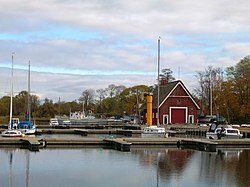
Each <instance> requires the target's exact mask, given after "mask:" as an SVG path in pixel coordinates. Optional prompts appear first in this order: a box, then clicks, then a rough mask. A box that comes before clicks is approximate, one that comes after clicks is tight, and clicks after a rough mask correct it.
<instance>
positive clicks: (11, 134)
mask: <svg viewBox="0 0 250 187" xmlns="http://www.w3.org/2000/svg"><path fill="white" fill-rule="evenodd" d="M12 103H13V54H12V69H11V93H10V121H9V128H8V129H7V130H5V131H3V132H2V134H1V136H2V137H21V136H22V132H21V131H19V130H17V129H14V128H15V127H16V126H17V122H16V118H12V105H13V104H12Z"/></svg>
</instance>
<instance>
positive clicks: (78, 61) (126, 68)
mask: <svg viewBox="0 0 250 187" xmlns="http://www.w3.org/2000/svg"><path fill="white" fill-rule="evenodd" d="M249 7H250V1H249V0H237V1H235V0H216V1H211V0H181V1H176V0H137V1H135V0H91V1H89V0H42V1H41V0H32V1H30V0H8V1H6V0H0V18H1V19H0V97H3V96H6V95H9V93H10V87H11V86H10V85H11V83H10V82H11V64H12V55H13V67H14V78H13V80H14V85H13V87H14V93H15V94H17V93H19V92H20V91H22V90H27V87H28V86H27V85H28V83H27V82H28V78H27V77H28V73H27V70H28V62H29V61H30V64H31V82H30V84H31V94H35V95H37V96H38V97H39V99H40V100H41V101H42V100H44V99H45V98H48V99H52V100H53V101H54V102H57V101H58V100H59V98H60V100H61V101H74V100H78V99H79V97H80V96H81V94H82V92H83V91H84V90H86V89H94V90H97V89H101V88H102V89H105V88H107V87H108V85H110V84H115V85H117V86H118V85H124V86H126V87H132V86H135V85H147V86H151V85H154V84H155V83H156V79H157V52H158V48H157V40H158V38H159V37H160V69H163V68H170V69H171V70H172V71H173V76H174V77H175V78H176V79H180V80H182V81H183V83H184V84H185V85H186V87H187V88H188V89H189V91H190V92H191V93H192V92H193V91H194V90H195V89H196V88H197V87H198V82H197V80H196V77H195V75H197V72H199V71H204V70H205V69H206V68H207V67H208V66H213V67H214V68H217V67H220V68H223V69H225V68H227V67H229V66H235V65H236V64H237V63H238V62H239V61H240V60H241V59H243V58H244V57H245V56H247V55H249V50H250V11H249Z"/></svg>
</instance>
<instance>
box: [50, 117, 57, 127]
mask: <svg viewBox="0 0 250 187" xmlns="http://www.w3.org/2000/svg"><path fill="white" fill-rule="evenodd" d="M49 124H50V125H51V126H57V125H59V122H58V119H57V118H51V119H50V123H49Z"/></svg>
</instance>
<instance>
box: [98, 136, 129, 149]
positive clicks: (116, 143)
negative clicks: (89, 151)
mask: <svg viewBox="0 0 250 187" xmlns="http://www.w3.org/2000/svg"><path fill="white" fill-rule="evenodd" d="M103 141H105V142H108V143H109V144H111V145H112V147H113V148H114V149H116V150H119V151H130V145H131V143H128V142H126V141H125V140H124V139H122V138H116V139H103Z"/></svg>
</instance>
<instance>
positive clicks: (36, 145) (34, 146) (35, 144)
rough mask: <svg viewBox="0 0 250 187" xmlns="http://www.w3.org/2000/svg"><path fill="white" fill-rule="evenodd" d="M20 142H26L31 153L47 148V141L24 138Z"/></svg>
mask: <svg viewBox="0 0 250 187" xmlns="http://www.w3.org/2000/svg"><path fill="white" fill-rule="evenodd" d="M20 141H23V142H25V143H26V144H27V145H28V149H29V150H30V151H39V149H40V148H44V147H46V144H47V142H46V140H44V139H38V138H22V139H20Z"/></svg>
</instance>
